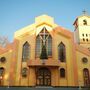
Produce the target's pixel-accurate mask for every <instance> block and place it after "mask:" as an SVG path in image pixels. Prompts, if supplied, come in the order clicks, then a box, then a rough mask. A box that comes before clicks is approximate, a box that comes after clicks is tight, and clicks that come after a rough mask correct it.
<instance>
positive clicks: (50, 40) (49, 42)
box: [47, 35, 52, 56]
mask: <svg viewBox="0 0 90 90" xmlns="http://www.w3.org/2000/svg"><path fill="white" fill-rule="evenodd" d="M47 44H48V45H47V47H48V49H47V50H48V56H52V37H51V36H50V35H49V37H48V43H47Z"/></svg>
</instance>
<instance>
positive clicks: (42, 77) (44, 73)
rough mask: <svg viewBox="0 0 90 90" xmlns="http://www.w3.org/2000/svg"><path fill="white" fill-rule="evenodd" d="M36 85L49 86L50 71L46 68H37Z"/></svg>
mask: <svg viewBox="0 0 90 90" xmlns="http://www.w3.org/2000/svg"><path fill="white" fill-rule="evenodd" d="M36 84H37V86H51V72H50V70H49V69H48V68H45V67H43V68H39V69H38V70H37V73H36Z"/></svg>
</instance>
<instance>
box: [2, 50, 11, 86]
mask: <svg viewBox="0 0 90 90" xmlns="http://www.w3.org/2000/svg"><path fill="white" fill-rule="evenodd" d="M1 57H5V58H6V61H5V62H3V63H2V62H0V67H3V68H4V69H5V73H4V81H3V85H5V86H8V85H9V79H10V77H9V76H10V73H9V72H10V64H11V60H12V59H11V57H12V50H9V51H7V52H5V53H4V54H1V55H0V58H1Z"/></svg>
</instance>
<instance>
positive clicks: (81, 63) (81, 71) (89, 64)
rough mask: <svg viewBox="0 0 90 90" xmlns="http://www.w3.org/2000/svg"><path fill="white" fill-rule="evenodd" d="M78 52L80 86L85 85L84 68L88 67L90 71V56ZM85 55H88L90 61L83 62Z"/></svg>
mask: <svg viewBox="0 0 90 90" xmlns="http://www.w3.org/2000/svg"><path fill="white" fill-rule="evenodd" d="M76 54H77V56H76V58H77V62H78V63H77V64H78V77H79V79H78V83H79V85H80V86H83V85H84V80H83V69H84V68H88V69H89V71H90V56H88V55H85V54H83V53H81V52H79V51H76ZM83 57H86V58H87V59H88V63H83V62H82V58H83Z"/></svg>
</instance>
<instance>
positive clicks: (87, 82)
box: [83, 68, 90, 86]
mask: <svg viewBox="0 0 90 90" xmlns="http://www.w3.org/2000/svg"><path fill="white" fill-rule="evenodd" d="M83 77H84V85H85V86H88V85H90V78H89V70H88V69H87V68H84V69H83Z"/></svg>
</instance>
